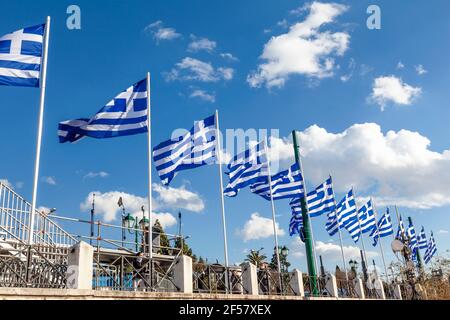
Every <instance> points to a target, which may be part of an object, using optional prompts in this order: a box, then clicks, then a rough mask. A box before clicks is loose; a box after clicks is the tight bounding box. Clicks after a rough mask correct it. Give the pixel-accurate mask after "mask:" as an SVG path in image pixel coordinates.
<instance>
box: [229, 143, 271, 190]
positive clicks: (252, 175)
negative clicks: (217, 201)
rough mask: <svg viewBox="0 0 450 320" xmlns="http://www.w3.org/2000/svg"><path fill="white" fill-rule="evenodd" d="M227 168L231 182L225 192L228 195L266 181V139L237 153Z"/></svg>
mask: <svg viewBox="0 0 450 320" xmlns="http://www.w3.org/2000/svg"><path fill="white" fill-rule="evenodd" d="M227 168H228V172H226V174H227V175H228V178H229V182H228V185H227V187H226V188H225V190H224V192H223V193H224V194H225V195H226V196H228V197H235V196H236V195H237V194H238V192H239V190H240V189H242V188H245V187H247V186H250V185H252V184H255V183H258V182H265V181H266V179H267V176H268V161H267V156H266V152H265V144H264V141H262V142H260V143H258V144H256V145H254V146H252V147H249V148H248V149H247V150H245V151H244V152H241V153H239V154H238V155H236V156H235V157H234V158H233V159H232V160H231V161H230V163H229V164H228V166H227Z"/></svg>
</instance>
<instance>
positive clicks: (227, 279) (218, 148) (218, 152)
mask: <svg viewBox="0 0 450 320" xmlns="http://www.w3.org/2000/svg"><path fill="white" fill-rule="evenodd" d="M215 118H216V119H215V120H216V157H217V162H218V163H219V165H218V168H219V181H220V201H221V205H222V232H223V250H224V257H225V292H226V293H229V284H230V277H229V273H228V241H227V225H226V219H225V199H224V195H223V173H222V152H221V140H220V129H219V111H217V110H216V114H215Z"/></svg>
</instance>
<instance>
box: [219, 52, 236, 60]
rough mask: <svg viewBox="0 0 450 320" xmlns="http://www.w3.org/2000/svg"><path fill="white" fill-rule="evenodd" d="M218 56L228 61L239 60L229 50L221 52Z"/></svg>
mask: <svg viewBox="0 0 450 320" xmlns="http://www.w3.org/2000/svg"><path fill="white" fill-rule="evenodd" d="M220 56H221V57H222V58H224V59H227V60H230V61H239V59H238V58H236V57H235V56H233V55H232V54H231V53H229V52H224V53H221V54H220Z"/></svg>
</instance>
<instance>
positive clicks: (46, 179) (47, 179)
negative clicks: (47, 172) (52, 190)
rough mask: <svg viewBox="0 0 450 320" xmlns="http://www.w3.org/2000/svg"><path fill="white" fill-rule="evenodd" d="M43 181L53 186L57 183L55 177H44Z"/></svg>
mask: <svg viewBox="0 0 450 320" xmlns="http://www.w3.org/2000/svg"><path fill="white" fill-rule="evenodd" d="M42 181H44V182H45V183H48V184H50V185H52V186H54V185H56V179H55V177H42Z"/></svg>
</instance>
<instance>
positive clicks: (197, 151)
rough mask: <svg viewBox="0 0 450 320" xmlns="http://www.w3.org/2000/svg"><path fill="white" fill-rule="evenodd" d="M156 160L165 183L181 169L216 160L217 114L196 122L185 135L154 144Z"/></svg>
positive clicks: (157, 168) (154, 159)
mask: <svg viewBox="0 0 450 320" xmlns="http://www.w3.org/2000/svg"><path fill="white" fill-rule="evenodd" d="M153 161H154V162H155V166H156V170H157V171H158V175H159V177H160V178H161V181H162V183H163V184H165V185H168V184H169V183H170V181H172V179H173V178H174V176H175V175H176V174H177V172H179V171H182V170H188V169H193V168H197V167H201V166H204V165H209V164H213V163H215V161H216V123H215V116H214V115H212V116H210V117H208V118H206V119H204V120H201V121H196V122H195V123H194V126H193V127H192V128H191V130H190V131H188V132H186V133H185V134H184V135H182V136H179V137H177V138H175V139H171V140H167V141H164V142H162V143H160V144H159V145H157V146H156V147H154V148H153Z"/></svg>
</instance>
